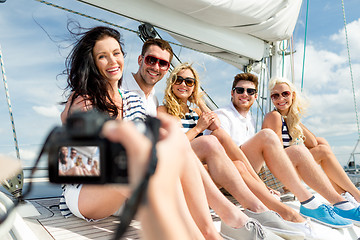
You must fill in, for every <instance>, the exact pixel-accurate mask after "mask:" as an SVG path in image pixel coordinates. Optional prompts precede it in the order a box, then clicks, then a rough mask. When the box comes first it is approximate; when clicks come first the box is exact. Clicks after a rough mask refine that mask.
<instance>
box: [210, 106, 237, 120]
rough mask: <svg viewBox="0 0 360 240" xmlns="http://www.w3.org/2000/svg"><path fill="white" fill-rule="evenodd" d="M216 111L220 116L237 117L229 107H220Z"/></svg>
mask: <svg viewBox="0 0 360 240" xmlns="http://www.w3.org/2000/svg"><path fill="white" fill-rule="evenodd" d="M214 112H215V113H216V114H217V115H218V117H226V118H233V117H235V114H234V112H233V111H232V109H231V108H229V107H222V108H218V109H216V110H215V111H214Z"/></svg>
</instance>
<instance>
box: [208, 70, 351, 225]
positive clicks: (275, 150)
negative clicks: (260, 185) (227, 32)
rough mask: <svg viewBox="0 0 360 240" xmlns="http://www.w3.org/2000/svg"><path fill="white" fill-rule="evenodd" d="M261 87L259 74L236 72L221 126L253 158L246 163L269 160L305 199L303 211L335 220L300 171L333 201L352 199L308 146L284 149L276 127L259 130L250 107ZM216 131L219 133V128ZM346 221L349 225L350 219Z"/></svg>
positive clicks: (221, 112) (254, 165)
mask: <svg viewBox="0 0 360 240" xmlns="http://www.w3.org/2000/svg"><path fill="white" fill-rule="evenodd" d="M257 88H258V79H257V77H256V76H255V75H253V74H251V73H241V74H237V75H236V76H235V78H234V81H233V85H232V88H231V103H230V105H228V106H226V107H225V108H220V109H218V110H216V111H215V112H216V113H217V115H218V117H219V119H220V122H221V128H223V129H224V130H225V131H226V132H227V133H228V134H229V135H230V136H231V138H232V139H233V141H234V142H235V143H236V144H237V145H238V146H240V149H241V150H242V151H243V153H244V154H245V155H246V157H247V159H248V160H249V162H244V164H249V163H250V164H251V166H252V168H253V169H254V170H255V171H256V172H257V173H258V172H259V171H260V169H261V167H262V166H263V164H264V163H266V165H267V166H268V168H269V169H270V171H271V172H272V173H273V174H274V175H275V176H276V177H277V178H278V179H279V180H280V181H281V182H282V183H283V184H284V185H285V186H286V187H287V188H288V189H290V191H291V192H292V193H294V194H295V196H296V197H297V198H298V199H299V201H300V202H301V207H300V213H301V214H303V215H305V216H307V217H310V218H312V219H315V220H318V221H319V216H325V218H323V219H321V220H320V221H321V222H323V223H325V224H328V225H330V224H333V223H334V221H333V220H334V219H333V215H332V214H330V215H329V213H328V211H327V210H326V209H327V208H328V207H327V206H325V205H324V204H322V203H321V201H320V200H318V199H317V198H315V197H314V196H313V195H312V194H311V193H310V192H309V191H308V190H307V189H306V188H304V186H303V184H302V183H301V180H300V178H299V176H298V174H299V175H300V176H301V177H302V179H303V180H304V181H305V182H306V183H307V184H308V185H309V186H310V187H311V188H313V189H314V190H315V191H317V192H318V193H319V194H321V195H322V196H323V197H324V198H326V199H327V200H328V201H329V202H330V203H331V204H347V203H348V202H346V203H345V202H344V200H345V199H344V198H342V197H341V196H340V195H339V194H337V192H336V191H335V189H334V188H333V187H332V186H331V183H330V182H329V180H328V178H327V177H326V175H325V174H324V172H323V171H322V170H321V169H320V168H319V166H318V165H317V164H316V162H315V161H314V159H312V158H311V154H310V156H309V154H306V151H304V150H303V148H305V147H304V146H300V145H295V146H290V147H288V148H286V150H284V148H283V146H282V144H281V142H280V139H279V137H278V136H277V135H276V133H275V132H274V131H272V130H270V129H262V130H260V131H259V132H258V133H255V124H254V121H253V119H252V117H251V114H250V108H251V106H252V105H253V103H254V102H255V100H256V98H257V96H258V95H257ZM213 134H214V135H215V136H216V131H214V132H213ZM334 216H335V215H334ZM336 217H339V216H336ZM336 221H337V220H336ZM336 221H335V222H336ZM330 222H332V223H330ZM339 222H342V219H341V217H339ZM344 223H345V225H346V222H344Z"/></svg>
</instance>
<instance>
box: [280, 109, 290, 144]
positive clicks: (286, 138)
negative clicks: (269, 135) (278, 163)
mask: <svg viewBox="0 0 360 240" xmlns="http://www.w3.org/2000/svg"><path fill="white" fill-rule="evenodd" d="M281 121H282V129H281V136H282V141H283V146H284V148H287V147H289V146H290V142H291V140H292V138H291V136H290V134H289V131H288V128H287V125H286V122H285V119H284V118H283V116H281Z"/></svg>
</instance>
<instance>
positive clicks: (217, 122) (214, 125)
mask: <svg viewBox="0 0 360 240" xmlns="http://www.w3.org/2000/svg"><path fill="white" fill-rule="evenodd" d="M199 108H200V110H201V112H203V113H208V112H212V111H211V110H210V108H208V106H207V105H206V104H205V102H204V100H203V99H201V100H200V101H199ZM215 115H216V114H215ZM220 126H221V122H220V120H219V118H218V117H217V115H216V116H215V119H214V122H213V123H212V124H210V126H209V127H208V129H209V130H211V131H214V130H216V129H218V128H220Z"/></svg>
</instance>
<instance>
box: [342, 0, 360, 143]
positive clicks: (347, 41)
mask: <svg viewBox="0 0 360 240" xmlns="http://www.w3.org/2000/svg"><path fill="white" fill-rule="evenodd" d="M341 5H342V11H343V16H344V29H345V37H346V47H347V53H348V59H349V68H350V77H351V85H352V91H353V97H354V105H355V115H356V124H357V131H358V137H359V139H360V127H359V117H358V112H357V106H356V95H355V86H354V77H353V72H352V67H351V57H350V46H349V39H348V34H347V28H346V25H347V24H346V17H345V6H344V0H341Z"/></svg>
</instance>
